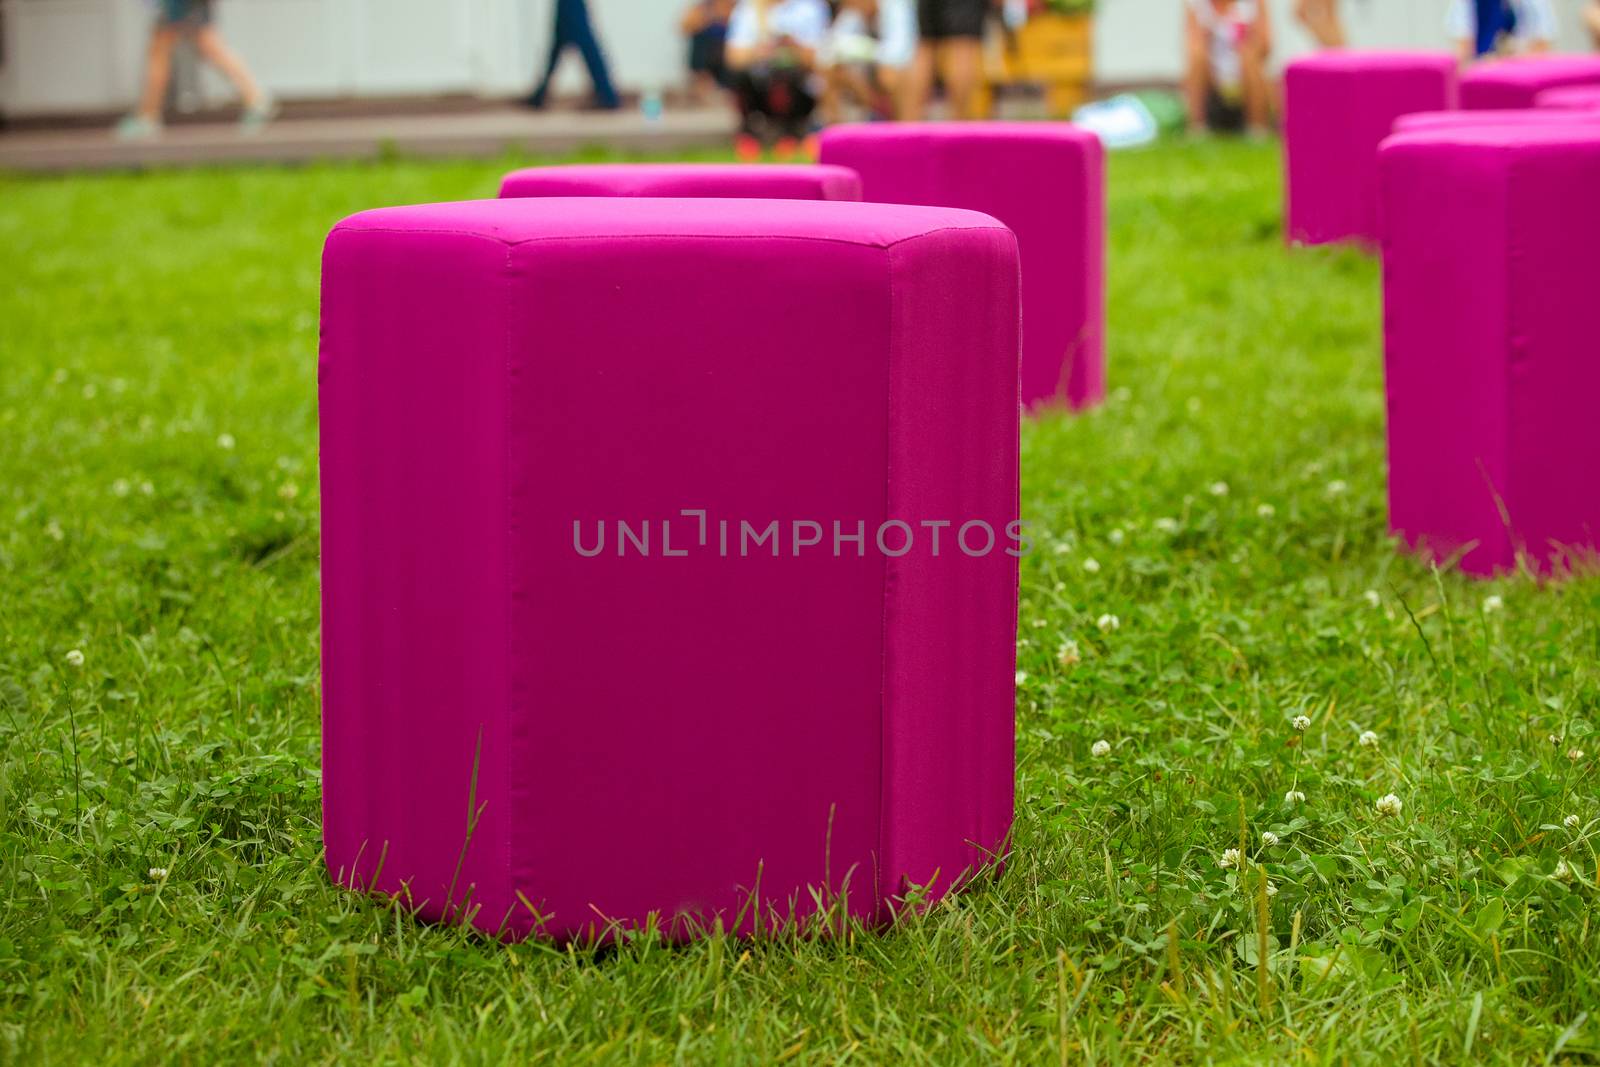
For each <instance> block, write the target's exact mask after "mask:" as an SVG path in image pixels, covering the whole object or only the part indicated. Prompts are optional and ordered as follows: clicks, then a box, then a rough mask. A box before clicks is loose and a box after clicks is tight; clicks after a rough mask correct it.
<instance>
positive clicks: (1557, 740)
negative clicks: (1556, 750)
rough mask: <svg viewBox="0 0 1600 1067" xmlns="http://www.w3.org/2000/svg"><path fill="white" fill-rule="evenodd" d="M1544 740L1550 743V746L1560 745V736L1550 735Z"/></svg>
mask: <svg viewBox="0 0 1600 1067" xmlns="http://www.w3.org/2000/svg"><path fill="white" fill-rule="evenodd" d="M1545 740H1546V741H1548V742H1550V743H1551V744H1552V745H1559V744H1561V735H1560V734H1551V735H1550V736H1549V737H1546V738H1545Z"/></svg>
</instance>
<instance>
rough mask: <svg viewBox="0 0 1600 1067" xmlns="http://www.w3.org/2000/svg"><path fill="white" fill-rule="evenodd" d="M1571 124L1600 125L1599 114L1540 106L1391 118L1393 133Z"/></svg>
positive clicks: (1429, 112) (1431, 112)
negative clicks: (1589, 123)
mask: <svg viewBox="0 0 1600 1067" xmlns="http://www.w3.org/2000/svg"><path fill="white" fill-rule="evenodd" d="M1574 122H1578V123H1585V122H1600V112H1586V111H1561V110H1558V109H1556V108H1544V107H1527V108H1505V109H1497V110H1491V111H1418V112H1414V113H1412V114H1410V115H1401V116H1400V117H1399V118H1397V119H1395V120H1394V132H1395V133H1418V132H1420V131H1422V130H1459V129H1462V128H1468V129H1481V128H1482V127H1484V126H1524V127H1526V126H1570V125H1572V124H1573V123H1574Z"/></svg>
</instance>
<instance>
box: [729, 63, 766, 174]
mask: <svg viewBox="0 0 1600 1067" xmlns="http://www.w3.org/2000/svg"><path fill="white" fill-rule="evenodd" d="M730 75H731V77H732V79H733V99H734V102H735V103H736V104H737V105H738V107H739V132H738V133H736V134H734V137H733V150H734V154H735V155H736V156H738V157H739V159H740V160H741V161H743V162H746V163H750V162H754V161H755V160H757V159H759V158H761V138H760V131H761V127H762V126H763V125H765V121H764V120H765V115H764V114H763V109H764V108H765V107H766V79H765V77H764V76H762V75H759V74H757V73H756V72H754V71H751V70H735V71H731V72H730Z"/></svg>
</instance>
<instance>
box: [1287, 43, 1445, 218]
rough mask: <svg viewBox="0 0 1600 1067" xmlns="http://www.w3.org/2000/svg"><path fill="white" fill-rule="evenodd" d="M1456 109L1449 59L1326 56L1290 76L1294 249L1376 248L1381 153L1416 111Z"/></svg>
mask: <svg viewBox="0 0 1600 1067" xmlns="http://www.w3.org/2000/svg"><path fill="white" fill-rule="evenodd" d="M1455 106H1456V59H1455V57H1454V56H1452V55H1451V54H1450V53H1448V52H1361V51H1354V50H1334V51H1328V52H1319V53H1317V54H1316V55H1312V56H1306V57H1304V58H1301V59H1297V60H1295V61H1294V62H1292V63H1290V64H1289V66H1288V69H1287V70H1286V71H1285V72H1284V123H1283V146H1284V156H1285V169H1286V171H1287V183H1288V201H1289V203H1288V210H1287V212H1286V222H1287V234H1288V238H1289V240H1290V241H1291V242H1299V243H1302V244H1327V243H1330V242H1333V241H1361V242H1366V243H1368V244H1376V243H1377V241H1378V238H1379V232H1378V145H1379V144H1380V143H1381V142H1382V141H1383V139H1384V138H1385V137H1387V136H1389V133H1390V131H1391V130H1392V129H1393V127H1394V122H1395V120H1396V119H1397V118H1399V117H1400V116H1401V115H1404V114H1407V113H1408V112H1412V111H1439V110H1445V109H1449V108H1453V107H1455Z"/></svg>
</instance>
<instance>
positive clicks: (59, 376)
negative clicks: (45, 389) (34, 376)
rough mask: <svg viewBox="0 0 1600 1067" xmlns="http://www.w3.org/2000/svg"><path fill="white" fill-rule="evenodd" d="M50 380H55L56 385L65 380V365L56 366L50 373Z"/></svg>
mask: <svg viewBox="0 0 1600 1067" xmlns="http://www.w3.org/2000/svg"><path fill="white" fill-rule="evenodd" d="M50 380H51V381H53V382H55V383H56V384H57V385H60V384H61V383H62V382H64V381H66V380H67V368H65V367H57V368H56V372H55V373H54V374H52V375H50Z"/></svg>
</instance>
